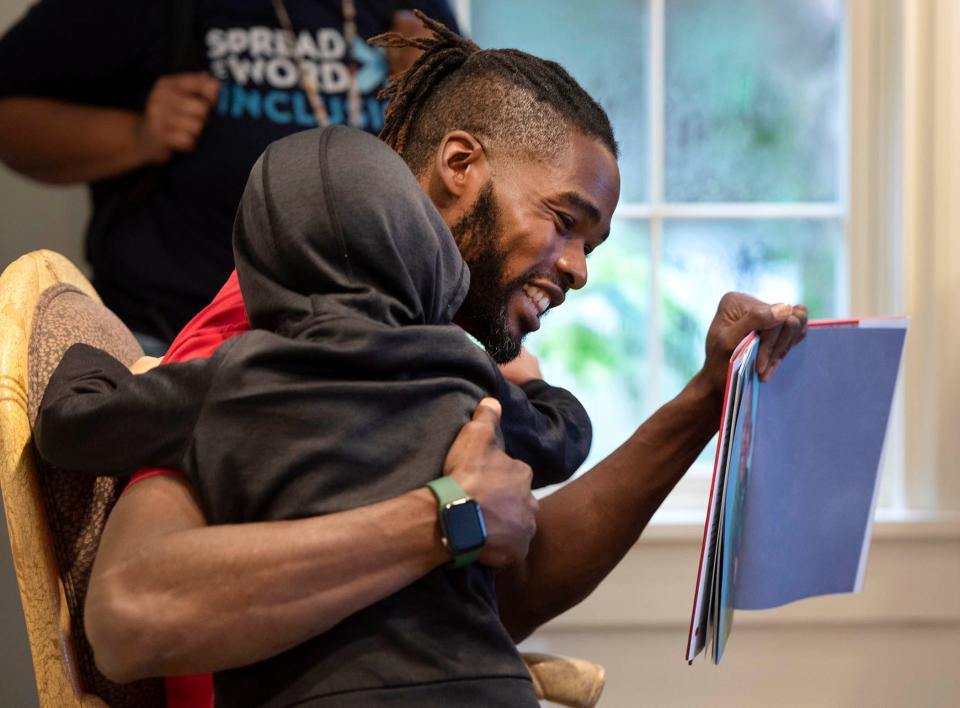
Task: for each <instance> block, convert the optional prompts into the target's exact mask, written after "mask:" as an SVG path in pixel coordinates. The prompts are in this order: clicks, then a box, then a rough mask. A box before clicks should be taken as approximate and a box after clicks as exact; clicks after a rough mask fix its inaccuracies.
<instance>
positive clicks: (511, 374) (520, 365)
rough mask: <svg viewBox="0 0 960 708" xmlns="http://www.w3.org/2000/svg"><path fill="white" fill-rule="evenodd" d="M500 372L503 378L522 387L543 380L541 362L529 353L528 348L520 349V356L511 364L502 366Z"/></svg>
mask: <svg viewBox="0 0 960 708" xmlns="http://www.w3.org/2000/svg"><path fill="white" fill-rule="evenodd" d="M500 371H501V372H502V373H503V377H504V378H505V379H506V380H507V381H509V382H510V383H512V384H516V385H517V386H522V385H523V384H525V383H526V382H527V381H531V380H532V379H542V378H543V374H542V373H540V361H539V360H538V359H537V357H535V356H534V355H533V354H531V353H530V352H529V351H527V348H526V347H521V348H520V356H518V357H517V358H516V359H514V360H513V361H511V362H508V363H506V364H501V365H500Z"/></svg>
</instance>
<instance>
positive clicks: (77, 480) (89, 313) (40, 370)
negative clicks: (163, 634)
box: [28, 283, 166, 708]
mask: <svg viewBox="0 0 960 708" xmlns="http://www.w3.org/2000/svg"><path fill="white" fill-rule="evenodd" d="M77 342H84V343H86V344H90V345H92V346H95V347H98V348H100V349H103V350H105V351H107V352H109V353H110V354H112V355H113V356H114V357H116V358H117V359H119V360H120V361H122V362H124V363H126V364H131V363H133V362H134V361H136V360H137V359H138V358H139V357H141V356H143V351H142V350H141V349H140V345H139V344H137V341H136V339H134V337H133V335H132V334H131V333H130V331H129V330H128V329H127V328H126V327H125V326H124V325H123V323H122V322H120V320H119V319H117V317H116V316H115V315H114V314H113V313H112V312H110V311H109V310H108V309H107V308H106V307H104V306H103V305H102V304H100V303H99V302H96V301H95V300H93V299H91V298H90V297H88V296H87V295H85V294H84V293H82V292H80V291H79V290H78V289H77V288H75V287H73V286H72V285H67V284H64V283H61V284H58V285H54V286H52V287H50V288H48V289H47V290H45V291H44V292H43V293H42V294H41V296H40V299H39V301H38V302H37V306H36V309H35V311H34V318H33V327H32V329H31V333H30V345H29V352H28V360H29V391H28V402H29V408H28V413H29V417H30V424H31V425H32V424H33V423H34V422H35V420H36V417H37V411H38V410H39V407H40V401H41V399H42V398H43V392H44V390H45V389H46V386H47V382H48V381H49V380H50V376H51V374H53V370H54V369H55V368H56V366H57V364H58V363H59V362H60V359H61V358H62V357H63V354H64V352H65V351H66V350H67V349H68V348H69V347H70V346H71V345H72V344H75V343H77ZM37 465H38V473H39V479H40V488H41V491H42V495H43V500H44V504H45V505H46V511H47V517H48V519H49V523H50V527H51V529H50V530H51V533H52V535H53V539H54V548H55V551H56V555H57V562H58V564H59V568H60V578H61V580H62V582H63V588H64V594H65V595H66V599H67V606H68V608H69V611H70V618H71V622H72V628H73V640H74V649H75V651H76V657H77V664H78V668H79V670H80V674H81V676H82V677H83V680H84V688H85V689H86V690H87V691H88V692H90V693H93V694H95V695H97V696H99V697H101V698H102V699H104V700H105V701H107V703H109V704H110V705H111V706H113V707H114V708H123V707H124V706H131V707H133V706H136V707H137V708H140V707H144V708H151V707H152V706H164V705H166V698H165V695H164V688H163V682H162V680H160V679H155V680H149V681H138V682H134V683H131V684H125V685H119V684H116V683H113V682H112V681H109V680H108V679H107V678H105V677H104V676H103V674H101V673H100V672H99V671H98V670H97V667H96V665H95V663H94V661H93V652H92V650H91V648H90V643H89V642H88V641H87V637H86V633H85V632H84V626H83V604H84V600H85V598H86V594H87V584H88V583H89V581H90V571H91V568H92V567H93V559H94V556H95V555H96V552H97V546H98V544H99V542H100V535H101V533H102V532H103V527H104V524H105V523H106V520H107V515H108V514H109V513H110V510H111V509H112V508H113V505H114V504H115V503H116V501H117V499H118V498H119V496H120V493H121V492H122V491H123V486H124V484H125V483H126V480H121V479H116V478H112V477H92V476H89V475H82V474H77V473H71V472H68V471H65V470H60V469H57V468H54V467H51V466H49V465H47V464H46V463H44V462H43V461H42V460H40V459H39V456H38V459H37Z"/></svg>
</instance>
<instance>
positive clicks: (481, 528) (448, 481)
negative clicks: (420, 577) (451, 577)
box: [427, 476, 487, 568]
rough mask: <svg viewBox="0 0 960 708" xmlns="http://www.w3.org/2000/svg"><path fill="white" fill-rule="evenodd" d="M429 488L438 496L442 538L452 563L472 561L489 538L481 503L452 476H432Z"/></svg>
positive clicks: (458, 565)
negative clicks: (433, 477) (434, 477)
mask: <svg viewBox="0 0 960 708" xmlns="http://www.w3.org/2000/svg"><path fill="white" fill-rule="evenodd" d="M427 488H428V489H429V490H430V492H431V493H432V494H433V496H434V497H435V499H436V503H437V520H438V525H439V527H440V534H441V540H442V542H443V545H444V547H445V548H446V550H447V552H448V553H449V554H450V565H449V567H451V568H461V567H463V566H466V565H470V564H471V563H473V562H474V561H475V560H477V558H479V556H480V551H481V549H482V548H483V546H484V544H486V542H487V527H486V523H485V522H484V518H483V511H482V510H481V509H480V505H479V504H478V503H477V501H476V500H475V499H473V498H472V497H471V496H470V495H469V494H468V493H467V492H466V491H464V489H463V487H461V486H460V485H459V484H457V482H456V481H454V480H453V479H452V478H450V477H446V476H444V477H439V478H437V479H434V480H431V481H430V482H428V483H427Z"/></svg>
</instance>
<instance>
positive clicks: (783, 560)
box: [687, 318, 907, 663]
mask: <svg viewBox="0 0 960 708" xmlns="http://www.w3.org/2000/svg"><path fill="white" fill-rule="evenodd" d="M906 326H907V321H906V319H903V318H894V319H877V320H855V321H847V322H820V323H811V325H810V326H809V329H808V332H807V337H806V338H805V339H804V341H803V342H801V343H800V344H798V345H797V346H796V347H794V349H793V350H792V351H791V352H790V354H789V355H788V356H787V357H786V358H785V359H784V360H783V363H782V364H781V366H780V368H779V369H778V371H777V375H776V376H774V377H773V378H772V379H771V380H770V381H769V382H767V383H761V382H760V381H759V379H758V377H757V375H756V371H755V369H756V364H755V362H756V352H757V346H758V340H757V339H756V338H755V337H753V336H751V337H750V338H748V339H747V340H745V342H744V344H743V345H741V347H740V348H739V349H738V351H737V353H736V354H735V356H734V361H733V362H732V363H731V367H730V375H729V377H728V382H727V389H728V390H727V396H726V398H727V400H726V403H725V408H724V418H725V420H724V421H723V424H722V428H721V430H723V428H724V427H725V428H726V429H727V433H726V436H725V438H726V439H725V440H724V441H723V444H722V446H723V448H724V449H723V454H720V451H719V450H718V455H717V460H716V464H715V468H714V480H713V485H712V489H711V495H710V496H711V498H710V503H709V509H708V515H707V522H706V524H705V529H704V545H703V548H702V550H701V567H700V573H699V576H698V582H697V587H696V589H695V597H694V611H693V618H692V621H691V628H690V633H689V635H688V647H687V660H688V661H692V660H693V658H694V657H695V656H696V655H697V654H698V653H699V652H700V651H701V650H702V649H703V648H704V646H706V645H707V644H711V645H712V658H713V660H714V662H717V663H718V662H719V661H720V659H721V658H722V656H723V651H724V649H725V647H726V643H727V641H728V639H729V636H730V630H731V626H732V622H733V614H734V611H735V610H758V609H767V608H771V607H777V606H779V605H784V604H787V603H789V602H793V601H795V600H799V599H802V598H806V597H813V596H816V595H827V594H831V593H844V592H858V591H860V590H861V589H862V586H863V575H864V572H865V568H866V559H867V552H868V549H869V542H870V532H871V529H872V519H873V511H874V506H875V504H876V497H877V490H878V487H879V479H878V477H879V468H880V460H881V455H882V451H883V444H884V439H885V437H886V431H887V424H888V421H889V417H890V408H891V405H892V402H893V394H894V390H895V388H896V383H897V377H898V373H899V370H900V361H901V357H902V353H903V345H904V340H905V337H906ZM722 437H723V436H722Z"/></svg>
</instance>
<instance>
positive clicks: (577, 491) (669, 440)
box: [497, 375, 722, 640]
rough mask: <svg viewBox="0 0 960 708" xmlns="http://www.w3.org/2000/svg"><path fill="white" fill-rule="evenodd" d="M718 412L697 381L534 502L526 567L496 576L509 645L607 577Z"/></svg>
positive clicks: (712, 395)
mask: <svg viewBox="0 0 960 708" xmlns="http://www.w3.org/2000/svg"><path fill="white" fill-rule="evenodd" d="M721 405H722V401H721V400H720V397H719V395H718V394H717V392H716V389H715V388H714V387H713V386H712V385H711V384H710V383H709V382H707V381H706V379H705V378H704V377H703V376H700V375H698V376H697V377H695V378H694V379H693V380H692V381H691V382H690V383H689V384H688V385H687V387H686V388H685V389H684V390H683V391H682V392H681V393H680V395H679V396H677V398H675V399H674V400H672V401H670V402H669V403H667V404H666V405H664V406H663V407H662V408H661V409H660V410H658V411H657V412H656V413H655V414H654V415H653V416H651V418H650V419H649V420H647V421H646V422H645V423H644V424H643V425H642V426H640V428H639V429H638V430H637V431H636V432H635V433H634V434H633V435H632V436H631V437H630V438H629V439H628V440H627V441H626V442H625V443H624V444H623V445H621V446H620V447H619V448H618V449H617V450H615V451H614V452H613V453H611V454H610V455H609V456H608V457H607V458H606V459H604V460H603V461H602V462H600V463H599V464H598V465H596V466H595V467H594V468H593V469H591V470H590V471H589V472H587V473H586V474H584V475H583V476H582V477H580V478H579V479H577V480H575V481H573V482H571V483H570V484H568V485H566V486H565V487H563V488H562V489H561V490H559V491H557V492H556V493H554V494H552V495H550V496H549V497H546V498H545V499H543V500H541V502H540V512H539V514H538V517H537V535H536V536H535V537H534V539H533V542H532V543H531V545H530V552H529V554H528V555H527V559H526V561H525V562H524V563H522V564H520V565H518V566H515V567H513V568H510V569H508V570H506V571H504V572H502V573H500V575H498V576H497V592H498V595H499V597H500V610H501V617H502V619H503V621H504V624H505V625H506V627H507V629H508V630H510V633H511V635H512V636H513V637H514V638H515V639H517V640H519V639H522V638H524V637H526V636H527V635H529V634H530V633H531V632H533V630H534V629H536V628H537V627H538V626H540V625H541V624H543V623H544V622H546V621H548V620H549V619H552V618H553V617H555V616H557V615H558V614H560V613H561V612H564V611H565V610H567V609H569V608H570V607H573V606H574V605H576V604H577V603H578V602H580V601H581V600H583V599H584V598H585V597H586V596H587V595H589V594H590V593H591V592H592V591H593V590H594V588H596V586H597V585H598V584H599V583H600V581H601V580H603V578H605V577H606V576H607V574H608V573H609V572H610V571H611V570H613V568H614V566H616V564H617V563H618V562H619V561H620V560H621V559H622V558H623V556H624V554H626V552H627V551H628V550H629V549H630V547H631V546H632V545H633V544H634V543H635V542H636V541H637V539H638V538H639V537H640V534H641V532H642V531H643V529H644V528H645V527H646V525H647V523H648V522H649V521H650V518H651V517H652V516H653V514H654V512H655V511H656V510H657V508H659V506H660V504H661V503H663V500H664V499H665V498H666V496H667V495H668V494H669V493H670V491H671V490H672V489H673V487H674V486H675V485H676V483H677V482H678V481H679V480H680V479H681V477H683V474H684V473H685V472H686V470H687V469H688V468H689V467H690V465H691V464H692V463H693V462H694V461H695V460H696V458H697V456H698V455H699V454H700V451H701V450H702V449H703V447H704V446H705V445H706V444H707V443H708V442H709V441H710V438H711V437H712V436H713V435H714V433H715V432H716V430H717V422H718V421H719V418H720V407H721Z"/></svg>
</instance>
